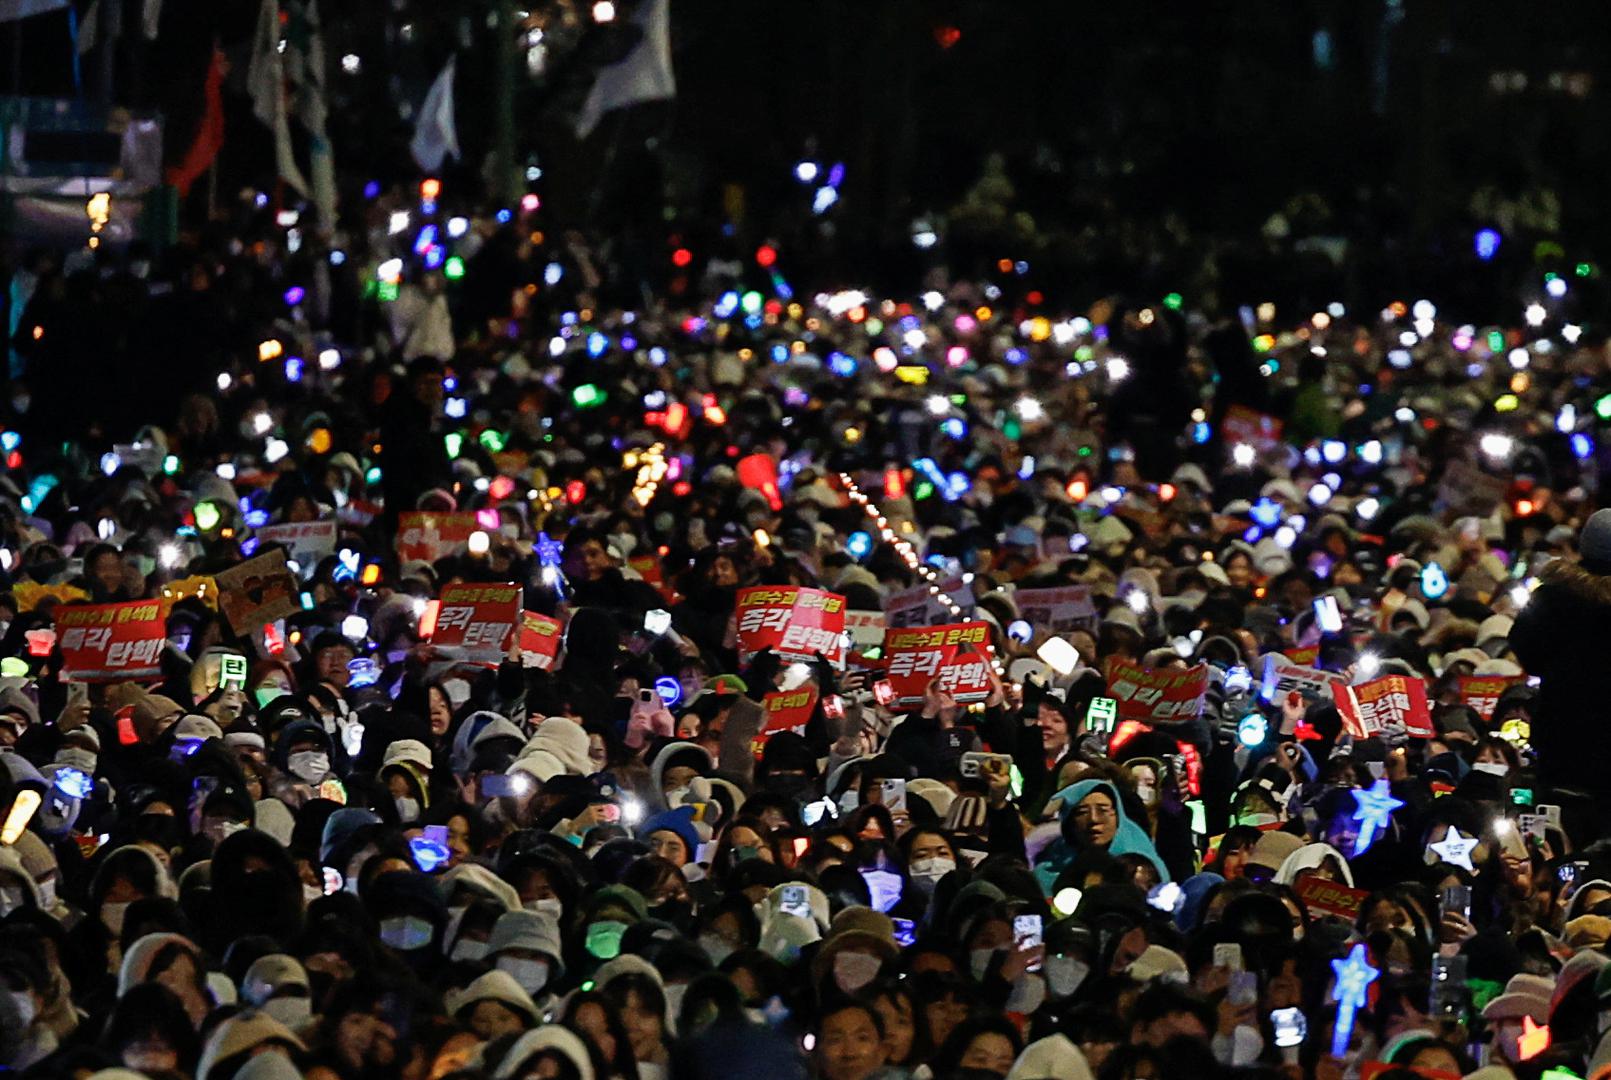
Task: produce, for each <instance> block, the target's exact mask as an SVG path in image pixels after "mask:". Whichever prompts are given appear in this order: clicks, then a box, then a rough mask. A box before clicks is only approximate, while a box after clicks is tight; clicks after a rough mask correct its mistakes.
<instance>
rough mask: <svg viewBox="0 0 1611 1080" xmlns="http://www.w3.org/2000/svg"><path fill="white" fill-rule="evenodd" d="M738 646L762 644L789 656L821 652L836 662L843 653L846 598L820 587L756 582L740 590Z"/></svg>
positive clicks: (805, 657)
mask: <svg viewBox="0 0 1611 1080" xmlns="http://www.w3.org/2000/svg"><path fill="white" fill-rule="evenodd" d="M736 618H737V623H738V651H739V654H740V655H741V656H743V657H745V658H748V657H750V656H754V655H755V654H756V653H758V652H760V651H761V650H762V649H764V648H767V647H768V646H770V647H771V649H772V651H773V652H775V653H777V654H778V656H780V657H782V658H783V659H785V660H801V661H811V660H814V659H816V655H817V653H821V654H822V655H824V656H826V657H827V658H828V659H829V660H830V661H831V662H833V663H835V664H842V663H843V662H844V658H845V645H844V638H843V634H844V632H845V598H844V597H843V596H840V595H839V594H838V593H831V592H824V591H823V590H821V589H797V588H793V587H780V586H773V585H757V586H754V587H752V588H748V589H740V590H739V593H738V610H737V615H736Z"/></svg>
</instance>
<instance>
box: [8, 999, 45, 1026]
mask: <svg viewBox="0 0 1611 1080" xmlns="http://www.w3.org/2000/svg"><path fill="white" fill-rule="evenodd" d="M11 1000H12V1002H13V1005H12V1009H13V1011H15V1012H16V1014H17V1022H18V1024H19V1025H20V1026H22V1027H28V1026H30V1025H32V1024H33V1022H34V1017H36V1016H38V1015H39V1006H37V1005H35V1004H34V995H33V992H32V991H30V990H13V991H12V992H11Z"/></svg>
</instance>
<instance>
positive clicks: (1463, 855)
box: [1426, 825, 1481, 874]
mask: <svg viewBox="0 0 1611 1080" xmlns="http://www.w3.org/2000/svg"><path fill="white" fill-rule="evenodd" d="M1479 843H1481V841H1480V840H1478V839H1477V838H1476V837H1475V836H1462V835H1461V833H1460V830H1459V829H1457V828H1455V827H1454V826H1453V825H1450V826H1449V831H1448V833H1446V834H1445V835H1444V837H1443V840H1442V842H1441V843H1437V844H1428V845H1427V846H1426V849H1427V850H1428V851H1430V852H1431V853H1432V854H1434V855H1436V856H1437V857H1438V858H1440V859H1442V860H1443V861H1444V862H1446V863H1448V864H1449V865H1450V866H1458V867H1460V868H1461V869H1462V870H1466V871H1469V872H1470V873H1473V874H1474V873H1476V872H1477V868H1476V867H1475V866H1472V865H1471V852H1472V851H1473V850H1474V849H1475V848H1476V846H1477V845H1478V844H1479Z"/></svg>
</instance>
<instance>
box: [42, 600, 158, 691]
mask: <svg viewBox="0 0 1611 1080" xmlns="http://www.w3.org/2000/svg"><path fill="white" fill-rule="evenodd" d="M166 632H167V620H166V619H164V618H163V617H162V605H161V604H159V603H158V602H157V601H155V600H133V601H130V602H128V603H125V604H84V605H75V606H73V607H59V608H57V609H56V633H57V635H58V637H57V643H58V644H59V645H60V647H61V651H62V678H64V679H69V680H71V681H73V682H121V681H122V680H124V679H148V678H152V677H153V676H157V675H161V674H162V663H161V660H162V646H163V640H164V638H165V636H166Z"/></svg>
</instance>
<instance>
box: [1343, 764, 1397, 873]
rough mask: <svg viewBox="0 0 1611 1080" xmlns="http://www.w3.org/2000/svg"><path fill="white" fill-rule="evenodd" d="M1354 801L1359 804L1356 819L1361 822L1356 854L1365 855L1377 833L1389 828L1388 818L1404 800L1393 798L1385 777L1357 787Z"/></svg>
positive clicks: (1356, 841)
mask: <svg viewBox="0 0 1611 1080" xmlns="http://www.w3.org/2000/svg"><path fill="white" fill-rule="evenodd" d="M1354 802H1355V804H1356V805H1357V809H1356V810H1355V811H1354V820H1355V821H1357V822H1359V835H1358V836H1356V837H1355V838H1354V854H1355V855H1363V854H1364V853H1365V850H1366V849H1367V848H1369V847H1370V846H1371V844H1373V843H1375V841H1376V834H1377V833H1378V832H1380V831H1381V830H1383V829H1385V828H1387V819H1388V818H1390V817H1392V816H1393V811H1394V810H1397V809H1398V808H1399V807H1401V806H1403V805H1404V800H1403V799H1395V798H1393V796H1392V794H1391V793H1390V792H1389V791H1388V790H1387V780H1386V779H1385V778H1383V779H1381V780H1378V781H1376V783H1374V784H1372V785H1371V786H1370V787H1368V788H1355V789H1354Z"/></svg>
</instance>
